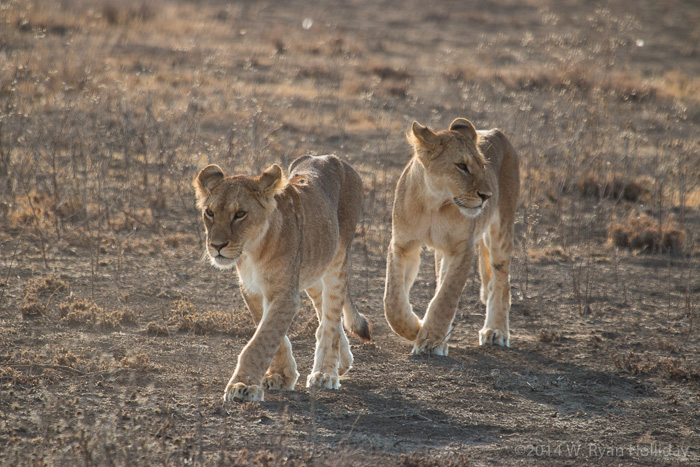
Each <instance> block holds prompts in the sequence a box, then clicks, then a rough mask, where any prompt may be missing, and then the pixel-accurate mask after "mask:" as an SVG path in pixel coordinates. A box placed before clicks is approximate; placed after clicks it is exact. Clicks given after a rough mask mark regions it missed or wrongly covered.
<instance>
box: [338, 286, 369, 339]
mask: <svg viewBox="0 0 700 467" xmlns="http://www.w3.org/2000/svg"><path fill="white" fill-rule="evenodd" d="M343 322H344V323H345V329H346V330H347V331H348V332H349V333H350V334H353V335H354V336H356V337H358V338H359V339H360V340H362V342H372V327H371V326H370V324H369V321H367V318H366V317H365V315H363V314H362V313H359V312H358V311H357V310H356V309H355V306H354V305H353V304H352V300H351V299H350V294H349V293H347V294H346V295H345V304H344V305H343Z"/></svg>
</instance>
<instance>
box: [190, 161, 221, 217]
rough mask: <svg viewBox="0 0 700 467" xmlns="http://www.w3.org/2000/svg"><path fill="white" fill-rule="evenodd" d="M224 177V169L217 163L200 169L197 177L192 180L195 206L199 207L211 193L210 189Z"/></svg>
mask: <svg viewBox="0 0 700 467" xmlns="http://www.w3.org/2000/svg"><path fill="white" fill-rule="evenodd" d="M223 179H224V171H223V170H221V167H219V166H218V165H214V164H212V165H208V166H206V167H204V168H203V169H202V170H200V172H199V174H198V175H197V177H196V178H195V179H194V182H192V185H194V192H195V195H196V196H197V206H199V207H200V208H201V207H202V206H203V205H204V203H205V202H206V201H207V199H208V198H209V196H210V195H211V191H212V190H213V189H214V187H215V186H216V185H218V184H219V182H221V180H223Z"/></svg>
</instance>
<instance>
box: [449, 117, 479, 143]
mask: <svg viewBox="0 0 700 467" xmlns="http://www.w3.org/2000/svg"><path fill="white" fill-rule="evenodd" d="M450 131H456V132H458V133H461V134H463V135H464V136H466V137H467V138H469V139H471V140H472V141H476V138H477V134H476V128H474V125H473V124H472V122H470V121H469V120H467V119H466V118H456V119H455V120H454V121H453V122H452V123H451V124H450Z"/></svg>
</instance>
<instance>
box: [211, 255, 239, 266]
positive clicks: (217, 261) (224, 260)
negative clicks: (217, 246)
mask: <svg viewBox="0 0 700 467" xmlns="http://www.w3.org/2000/svg"><path fill="white" fill-rule="evenodd" d="M209 256H210V258H211V263H212V264H213V265H214V266H216V267H217V268H220V269H229V268H232V267H234V266H235V265H236V263H237V262H238V260H239V259H240V257H241V253H238V254H237V255H235V256H234V257H233V258H229V257H228V256H224V255H223V254H221V252H220V251H218V252H217V253H216V255H211V254H210V255H209Z"/></svg>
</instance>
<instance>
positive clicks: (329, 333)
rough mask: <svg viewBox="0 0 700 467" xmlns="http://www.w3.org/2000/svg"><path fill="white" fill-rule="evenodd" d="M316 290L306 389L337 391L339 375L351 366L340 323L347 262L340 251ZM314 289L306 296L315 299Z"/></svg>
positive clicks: (345, 337)
mask: <svg viewBox="0 0 700 467" xmlns="http://www.w3.org/2000/svg"><path fill="white" fill-rule="evenodd" d="M320 288H321V294H320V297H321V298H320V300H318V299H317V300H314V298H312V301H314V306H315V307H317V312H318V305H320V316H319V326H318V329H317V330H316V352H315V355H314V366H313V370H312V371H311V374H310V375H309V377H308V379H307V382H306V386H307V387H310V388H311V387H318V388H327V389H338V388H339V387H340V381H339V379H340V375H341V374H344V373H345V372H347V371H348V370H349V369H350V367H351V366H352V353H351V352H350V344H349V342H348V338H347V336H346V335H345V330H344V329H343V325H342V319H341V316H342V311H343V305H344V303H345V297H346V293H347V258H346V255H345V251H344V249H343V250H339V252H338V254H336V257H335V258H334V260H333V262H332V263H331V265H330V266H329V267H328V270H327V271H326V273H325V274H324V276H323V278H322V279H321V287H320ZM318 289H319V287H318V286H316V287H312V290H310V291H309V296H310V297H311V296H312V294H314V295H316V296H317V297H318ZM318 302H320V303H318ZM317 304H318V305H317Z"/></svg>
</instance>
